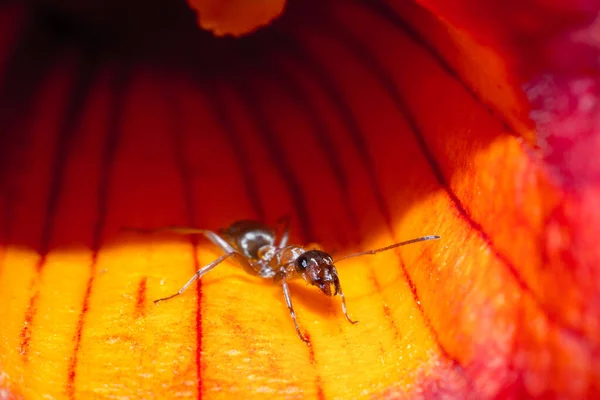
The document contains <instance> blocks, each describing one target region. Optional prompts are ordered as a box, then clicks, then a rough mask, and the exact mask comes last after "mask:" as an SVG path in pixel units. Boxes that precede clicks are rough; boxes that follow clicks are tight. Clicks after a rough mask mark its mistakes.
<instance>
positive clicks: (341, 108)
mask: <svg viewBox="0 0 600 400" xmlns="http://www.w3.org/2000/svg"><path fill="white" fill-rule="evenodd" d="M273 40H274V41H275V43H276V44H277V45H278V50H279V51H281V52H282V53H287V54H289V55H290V56H291V57H293V58H294V60H295V62H297V63H298V64H299V65H302V67H303V68H304V69H305V70H306V71H308V72H309V73H310V74H311V75H313V76H314V78H315V79H316V81H317V82H318V83H319V86H321V87H322V88H323V90H324V91H325V92H326V93H327V95H328V96H329V98H330V99H331V102H332V104H334V105H335V107H336V108H337V112H338V113H339V115H340V118H341V120H342V122H343V123H344V126H345V127H346V130H347V132H348V133H349V135H350V139H351V142H352V144H353V145H354V147H355V148H356V149H358V155H359V158H360V160H361V163H362V165H363V166H364V167H365V171H366V175H367V177H368V179H369V190H370V191H371V193H372V194H373V196H374V197H375V203H376V205H377V209H378V211H379V213H380V214H381V215H382V217H383V219H384V221H385V223H386V225H388V226H391V225H392V219H391V215H390V213H389V211H388V209H387V206H386V204H385V199H384V198H383V194H382V193H381V190H380V186H379V182H378V181H377V178H376V176H377V174H376V173H375V168H374V163H373V159H372V157H371V154H369V152H368V151H367V148H368V147H367V143H366V140H365V138H364V133H363V132H362V131H361V128H360V125H359V123H358V121H357V120H356V118H355V117H354V112H353V111H352V108H351V107H350V106H349V105H348V103H347V102H346V101H345V100H344V94H343V93H342V91H341V90H340V89H339V88H338V87H337V86H336V85H335V84H334V83H333V82H332V80H331V75H330V74H329V73H328V71H326V70H325V69H324V68H323V67H322V66H321V65H320V64H319V62H318V61H317V60H316V59H315V58H314V57H313V56H312V54H311V53H310V51H308V50H307V49H306V48H305V47H304V46H303V45H302V44H301V43H300V42H299V41H297V40H295V39H292V38H290V37H289V36H286V35H282V34H277V35H273Z"/></svg>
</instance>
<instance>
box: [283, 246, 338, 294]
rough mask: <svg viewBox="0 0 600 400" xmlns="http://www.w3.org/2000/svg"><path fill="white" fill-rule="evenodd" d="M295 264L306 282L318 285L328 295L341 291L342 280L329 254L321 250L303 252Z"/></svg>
mask: <svg viewBox="0 0 600 400" xmlns="http://www.w3.org/2000/svg"><path fill="white" fill-rule="evenodd" d="M294 264H295V265H294V266H295V267H296V271H297V272H298V273H299V274H300V275H302V278H304V280H305V281H306V282H308V283H310V284H311V285H314V286H316V287H318V288H319V289H321V291H322V292H323V293H325V294H326V295H327V296H330V297H331V296H335V295H336V294H338V293H339V292H340V280H339V278H338V274H337V270H336V269H335V266H334V265H333V258H331V256H330V255H329V254H327V253H325V252H324V251H321V250H309V251H307V252H305V253H303V254H301V255H300V256H299V257H298V258H297V259H296V261H295V263H294Z"/></svg>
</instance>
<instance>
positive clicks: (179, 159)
mask: <svg viewBox="0 0 600 400" xmlns="http://www.w3.org/2000/svg"><path fill="white" fill-rule="evenodd" d="M163 94H164V98H165V103H166V106H167V109H168V110H169V111H170V116H171V118H170V120H171V125H172V129H173V151H174V153H175V163H176V165H177V171H178V173H179V178H180V180H181V187H182V190H183V199H184V203H185V215H186V221H187V224H188V225H189V226H195V224H196V201H195V199H194V190H193V183H192V177H191V176H190V168H189V165H188V163H187V161H186V155H185V129H184V127H183V123H182V121H183V113H182V112H181V109H180V103H179V101H178V99H176V98H175V96H174V95H173V94H172V93H171V91H170V90H168V89H167V88H165V90H163ZM190 244H191V247H192V257H193V258H192V260H193V266H192V267H193V271H191V273H192V274H195V273H196V271H198V270H199V269H200V267H201V266H200V262H199V261H198V237H197V236H196V235H191V236H190ZM196 297H197V301H196V313H195V319H196V353H195V358H196V359H195V365H196V379H197V384H196V390H197V392H198V393H197V397H198V399H200V398H202V397H203V384H202V382H203V380H202V369H203V366H202V299H203V291H202V280H201V279H199V280H198V281H197V286H196Z"/></svg>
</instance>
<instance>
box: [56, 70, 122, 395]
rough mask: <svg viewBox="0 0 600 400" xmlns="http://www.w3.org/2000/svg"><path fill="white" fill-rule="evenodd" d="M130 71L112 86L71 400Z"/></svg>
mask: <svg viewBox="0 0 600 400" xmlns="http://www.w3.org/2000/svg"><path fill="white" fill-rule="evenodd" d="M130 72H131V71H129V67H126V66H121V67H120V68H119V70H118V71H117V72H116V75H115V77H114V81H113V83H112V90H113V99H112V101H111V103H110V106H109V107H110V112H109V117H108V128H107V135H106V141H105V144H104V149H103V154H102V160H101V164H100V179H99V182H98V209H97V217H96V223H95V224H94V227H93V231H92V243H91V250H92V257H91V260H90V266H89V267H90V268H89V269H90V275H89V278H88V281H87V285H86V290H85V294H84V297H83V304H82V307H81V313H80V314H79V319H78V321H77V328H76V331H75V336H74V338H73V342H74V343H75V346H74V348H73V355H72V357H71V360H70V363H69V366H68V373H67V387H66V391H67V395H68V396H69V398H74V397H75V378H76V372H77V362H78V355H79V348H80V346H81V338H82V334H83V328H84V325H85V319H86V316H87V312H88V311H89V306H90V298H91V294H92V289H93V284H94V279H95V276H96V269H97V261H98V252H99V251H100V247H101V245H102V236H103V232H104V227H105V224H106V217H107V214H108V196H109V193H110V179H111V175H112V170H113V164H114V159H115V156H116V153H117V149H118V146H119V140H120V135H121V129H122V126H121V120H122V117H123V110H124V107H125V103H126V94H127V93H126V92H127V87H128V79H129V74H130Z"/></svg>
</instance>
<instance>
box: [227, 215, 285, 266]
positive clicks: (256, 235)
mask: <svg viewBox="0 0 600 400" xmlns="http://www.w3.org/2000/svg"><path fill="white" fill-rule="evenodd" d="M220 233H221V235H222V236H224V238H226V239H227V242H229V243H230V244H231V245H233V247H234V248H235V249H236V250H237V251H238V252H240V253H241V254H243V255H244V256H245V257H247V258H249V259H251V260H259V259H261V254H260V250H261V249H262V248H264V247H265V246H273V245H275V231H274V230H273V229H271V228H270V227H268V226H267V225H265V224H261V223H260V222H257V221H250V220H243V221H237V222H234V223H233V224H231V225H230V226H229V227H227V228H225V229H222V230H221V231H220Z"/></svg>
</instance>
